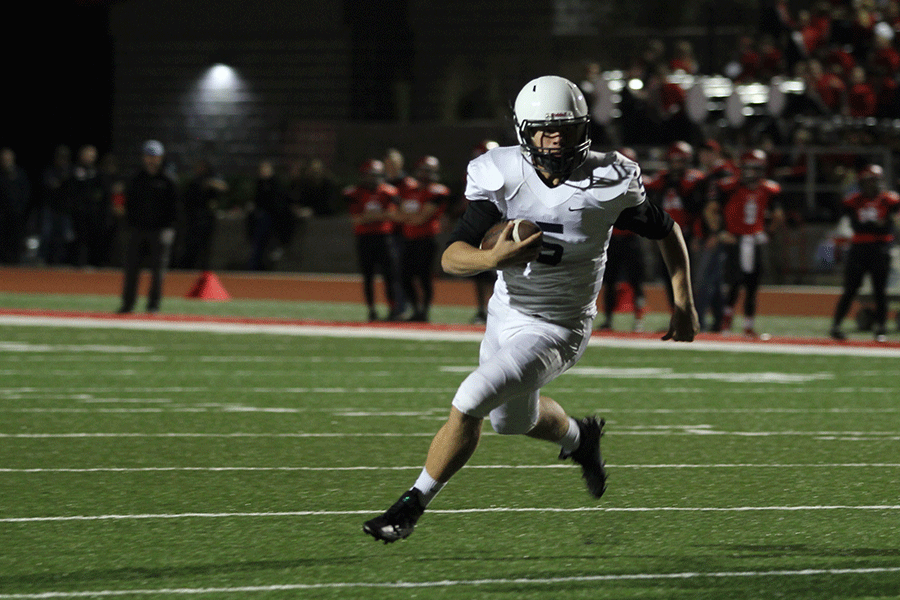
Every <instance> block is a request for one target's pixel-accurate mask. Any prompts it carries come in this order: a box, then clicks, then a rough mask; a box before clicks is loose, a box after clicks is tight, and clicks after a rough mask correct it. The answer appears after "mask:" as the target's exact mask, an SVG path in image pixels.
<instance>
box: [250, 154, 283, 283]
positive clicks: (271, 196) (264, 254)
mask: <svg viewBox="0 0 900 600" xmlns="http://www.w3.org/2000/svg"><path fill="white" fill-rule="evenodd" d="M289 215H290V209H289V208H288V196H287V190H285V189H284V186H282V184H281V181H279V179H278V176H277V174H276V173H275V165H274V164H273V163H272V161H270V160H263V161H260V163H259V167H258V170H257V176H256V191H255V193H254V196H253V202H252V203H251V204H250V205H249V206H248V207H247V233H248V235H249V237H250V259H249V261H248V264H247V268H248V269H250V270H251V271H263V270H265V269H267V268H270V267H271V266H272V265H273V264H274V263H277V262H278V260H280V259H281V258H282V256H283V255H284V250H283V248H282V247H280V246H279V247H277V248H275V249H274V250H273V251H272V252H271V253H270V252H269V247H270V246H271V244H272V240H273V239H276V236H275V234H276V232H277V227H278V223H279V222H280V221H283V220H285V219H287V218H289ZM279 241H281V240H280V239H279Z"/></svg>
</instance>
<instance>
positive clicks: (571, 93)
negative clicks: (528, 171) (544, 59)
mask: <svg viewBox="0 0 900 600" xmlns="http://www.w3.org/2000/svg"><path fill="white" fill-rule="evenodd" d="M513 117H514V119H515V123H516V135H517V136H518V138H519V145H520V146H521V147H522V153H523V154H524V155H525V156H526V158H528V159H529V160H530V162H531V163H532V165H533V166H534V167H535V168H536V169H538V170H539V171H540V172H542V174H543V175H545V176H547V177H552V178H554V179H555V178H559V179H560V180H561V181H565V180H566V179H568V178H569V177H570V176H571V175H572V173H573V172H574V171H575V169H577V168H578V167H580V166H581V164H582V163H584V161H585V159H587V155H588V152H589V151H590V147H591V138H590V128H589V121H590V116H589V115H588V110H587V102H586V101H585V99H584V95H583V94H582V93H581V90H579V89H578V88H577V87H576V86H575V84H573V83H572V82H571V81H569V80H567V79H563V78H562V77H556V76H553V75H548V76H544V77H538V78H537V79H535V80H533V81H531V82H529V83H528V84H526V85H525V87H524V88H522V91H521V92H519V95H518V97H517V98H516V103H515V107H514V109H513ZM538 131H543V132H545V135H550V136H552V135H553V134H556V133H559V134H560V135H561V137H562V139H561V140H560V144H559V147H546V146H539V145H537V144H535V141H534V134H535V133H536V132H538Z"/></svg>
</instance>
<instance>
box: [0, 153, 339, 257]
mask: <svg viewBox="0 0 900 600" xmlns="http://www.w3.org/2000/svg"><path fill="white" fill-rule="evenodd" d="M164 170H165V172H166V174H167V176H168V177H170V178H172V179H174V180H175V181H176V183H177V189H178V192H179V193H178V220H177V239H176V240H175V243H174V245H173V251H172V255H171V259H170V262H171V266H173V267H176V268H184V269H197V270H207V269H209V268H210V265H211V263H212V261H213V258H214V257H213V256H212V253H213V249H214V239H215V235H216V227H217V222H218V220H219V218H220V217H222V216H223V214H229V215H231V216H232V217H236V218H243V219H244V221H245V223H246V228H245V230H246V234H247V242H248V245H249V246H250V250H249V256H248V257H247V262H246V264H245V265H242V266H246V268H247V269H249V270H262V269H268V268H273V267H275V266H277V263H278V261H279V260H280V259H281V258H282V257H283V255H284V252H285V249H286V247H287V246H289V245H290V244H291V242H292V240H293V239H294V237H295V236H296V235H297V234H298V232H299V233H302V231H303V227H305V222H306V221H307V220H308V219H309V218H310V217H312V216H314V215H318V216H322V215H330V214H334V213H335V212H340V211H342V210H344V207H342V206H341V199H340V184H339V182H338V181H337V179H336V178H335V176H334V175H333V174H331V173H330V171H329V170H328V169H327V168H326V167H325V164H324V163H323V161H322V160H321V159H319V158H312V159H308V160H307V159H298V160H296V161H294V162H293V163H292V164H291V165H290V168H289V169H287V170H286V172H284V173H280V172H277V171H276V167H275V165H274V164H273V163H272V161H270V160H262V161H261V162H260V164H259V168H258V172H257V173H255V174H247V175H246V176H245V177H243V178H241V177H236V178H229V177H227V176H226V175H224V174H222V173H220V172H219V171H218V170H217V168H216V167H215V161H214V160H213V159H211V158H210V157H205V156H204V157H199V158H197V159H196V160H195V162H194V163H193V165H192V167H191V168H190V169H184V170H183V172H181V171H182V170H180V169H178V168H177V165H176V164H175V163H174V162H171V161H169V160H168V157H167V159H166V164H165V166H164ZM132 175H133V173H132V172H129V170H127V169H120V167H119V161H118V159H117V157H116V156H114V155H112V154H106V155H104V156H102V157H98V151H97V148H96V147H95V146H93V145H85V146H82V147H81V148H79V149H78V150H77V152H76V154H75V156H74V158H73V153H72V150H71V149H70V148H69V147H67V146H64V145H60V146H58V147H57V148H56V149H55V150H54V152H53V155H52V158H51V160H50V161H49V164H48V165H47V166H46V168H45V169H44V170H43V172H42V173H41V176H40V178H39V180H37V181H33V180H32V179H31V178H30V177H29V175H28V173H27V172H26V171H25V170H24V169H22V168H21V167H20V166H19V165H18V164H17V161H16V154H15V151H14V150H12V149H11V148H2V149H0V264H7V265H17V264H22V263H28V264H41V265H47V266H72V267H78V268H83V267H108V266H118V264H120V262H121V258H122V257H121V251H122V246H123V241H124V240H123V235H122V228H123V220H124V215H125V211H124V205H125V203H126V202H127V197H126V189H127V185H126V184H127V182H128V181H129V180H130V178H131V176H132ZM230 179H246V180H248V181H251V182H252V183H251V184H250V185H248V186H245V187H247V188H248V190H249V191H248V192H246V193H244V194H243V195H241V194H239V193H232V192H234V190H233V189H232V186H231V184H230V183H229V180H230ZM236 203H237V204H236Z"/></svg>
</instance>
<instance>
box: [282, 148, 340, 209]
mask: <svg viewBox="0 0 900 600" xmlns="http://www.w3.org/2000/svg"><path fill="white" fill-rule="evenodd" d="M339 193H340V188H339V187H338V184H337V181H336V180H335V178H334V175H332V174H331V173H330V172H329V171H328V169H326V168H325V162H324V161H323V160H322V159H321V158H312V159H310V161H309V162H308V163H307V165H306V168H305V169H304V170H303V172H302V174H301V175H300V177H299V178H298V179H297V181H296V182H294V186H293V194H292V198H291V201H292V203H293V205H294V211H295V214H296V216H298V217H302V215H303V212H305V211H302V212H297V211H298V210H301V209H304V208H305V209H308V211H309V214H307V215H306V216H307V218H308V217H309V216H312V215H315V216H317V217H322V216H328V215H332V214H334V213H335V212H337V201H338V198H339Z"/></svg>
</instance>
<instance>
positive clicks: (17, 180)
mask: <svg viewBox="0 0 900 600" xmlns="http://www.w3.org/2000/svg"><path fill="white" fill-rule="evenodd" d="M30 204H31V182H30V181H29V180H28V175H27V174H26V173H25V170H24V169H22V167H20V166H19V165H18V164H17V163H16V153H15V152H13V150H12V148H2V149H0V262H2V263H4V264H13V265H15V264H19V262H20V261H21V259H22V253H23V250H24V241H25V231H26V222H27V214H28V207H29V205H30Z"/></svg>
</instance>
